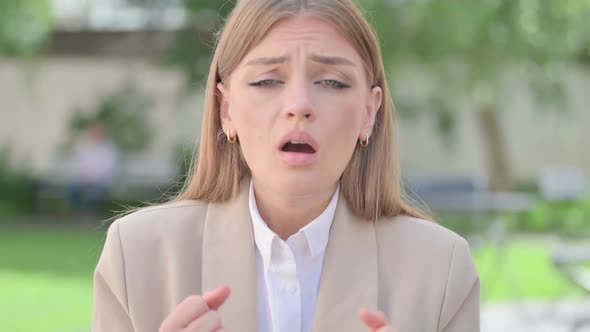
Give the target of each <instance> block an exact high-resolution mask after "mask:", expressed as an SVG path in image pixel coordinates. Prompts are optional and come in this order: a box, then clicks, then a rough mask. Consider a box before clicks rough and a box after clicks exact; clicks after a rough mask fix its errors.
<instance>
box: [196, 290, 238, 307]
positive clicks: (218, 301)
mask: <svg viewBox="0 0 590 332" xmlns="http://www.w3.org/2000/svg"><path fill="white" fill-rule="evenodd" d="M230 293H231V290H230V288H229V287H227V286H223V287H219V288H216V289H214V290H212V291H210V292H207V293H205V294H204V295H203V298H204V299H205V302H207V306H208V307H209V309H211V310H217V309H219V307H221V305H222V304H223V303H224V302H225V300H227V298H228V297H229V294H230Z"/></svg>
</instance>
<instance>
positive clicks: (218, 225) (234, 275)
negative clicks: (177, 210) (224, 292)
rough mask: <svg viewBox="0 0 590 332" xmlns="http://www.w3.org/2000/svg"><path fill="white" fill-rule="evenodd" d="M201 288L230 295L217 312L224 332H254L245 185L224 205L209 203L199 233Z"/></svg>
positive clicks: (254, 294)
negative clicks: (220, 289)
mask: <svg viewBox="0 0 590 332" xmlns="http://www.w3.org/2000/svg"><path fill="white" fill-rule="evenodd" d="M202 273H203V275H202V277H203V279H202V280H203V284H202V290H203V292H206V291H208V290H211V289H214V288H216V287H218V286H222V285H227V286H229V287H230V288H231V295H230V297H229V298H228V300H227V301H226V302H225V304H224V305H223V306H222V307H221V308H220V310H219V312H220V314H221V317H222V319H223V325H224V327H225V329H226V330H227V331H257V330H258V302H257V291H256V290H257V283H256V244H255V242H254V235H253V231H252V222H251V219H250V212H249V208H248V184H247V181H245V180H244V181H242V183H241V185H240V191H239V193H238V196H237V197H235V198H234V199H232V200H231V201H229V202H226V203H211V204H209V208H208V210H207V216H206V218H205V228H204V231H203V268H202Z"/></svg>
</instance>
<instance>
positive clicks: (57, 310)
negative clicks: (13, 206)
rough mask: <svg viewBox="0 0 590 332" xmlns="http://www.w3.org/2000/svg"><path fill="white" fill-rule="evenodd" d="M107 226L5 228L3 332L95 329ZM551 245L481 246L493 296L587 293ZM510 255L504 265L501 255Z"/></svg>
mask: <svg viewBox="0 0 590 332" xmlns="http://www.w3.org/2000/svg"><path fill="white" fill-rule="evenodd" d="M104 236H105V229H104V228H101V229H98V230H71V229H63V228H62V229H37V228H0V331H11V332H20V331H23V332H24V331H26V332H30V331H36V332H76V331H79V332H82V331H89V330H90V328H89V327H90V322H91V316H92V272H93V269H94V266H95V264H96V261H97V260H98V256H99V254H100V250H101V248H102V244H103V242H104ZM550 249H551V248H550V247H548V246H547V245H546V244H544V242H541V241H535V240H517V241H514V242H513V244H512V245H511V246H510V247H509V248H508V249H507V251H506V253H505V254H504V255H500V252H499V251H498V250H497V249H495V248H493V247H484V248H480V249H477V250H474V252H473V254H474V257H475V260H476V264H477V266H478V270H479V272H480V275H481V279H482V297H483V299H484V300H486V301H510V300H522V299H531V300H532V299H557V298H563V297H570V296H578V295H581V294H582V293H581V291H579V290H578V289H576V288H575V287H573V286H571V285H570V284H569V283H568V282H567V281H566V280H565V279H564V278H562V277H561V276H560V275H559V274H558V273H557V272H556V271H555V270H554V269H553V267H552V265H551V262H550V260H549V253H550ZM499 257H506V258H507V259H506V260H505V264H500V265H498V258H499Z"/></svg>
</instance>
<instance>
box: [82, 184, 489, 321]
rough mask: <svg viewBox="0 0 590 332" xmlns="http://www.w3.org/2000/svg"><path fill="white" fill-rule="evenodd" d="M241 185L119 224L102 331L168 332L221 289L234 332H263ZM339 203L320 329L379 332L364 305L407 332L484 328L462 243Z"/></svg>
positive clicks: (105, 265) (104, 259)
mask: <svg viewBox="0 0 590 332" xmlns="http://www.w3.org/2000/svg"><path fill="white" fill-rule="evenodd" d="M241 187H242V188H241V190H240V193H239V194H238V196H237V197H236V198H235V199H233V200H232V201H230V202H227V203H205V202H199V201H185V202H177V203H171V204H167V205H163V206H157V207H152V208H147V209H144V210H141V211H139V212H135V213H133V214H130V215H127V216H125V217H123V218H121V219H119V220H117V221H115V222H114V223H113V224H112V225H111V226H110V228H109V230H108V235H107V239H106V243H105V245H104V249H103V252H102V255H101V257H100V260H99V262H98V265H97V267H96V271H95V275H94V317H93V331H96V332H119V331H121V332H124V331H140V332H144V331H145V332H149V331H157V330H158V328H159V326H160V323H161V322H162V321H163V320H164V318H165V317H166V316H167V315H168V314H169V313H170V312H171V311H172V310H173V309H174V307H175V306H176V305H177V304H179V303H180V302H181V301H182V300H183V299H184V298H185V297H187V296H189V295H192V294H202V293H203V292H204V291H206V290H210V289H212V288H215V287H217V286H220V285H229V286H230V287H231V289H232V294H231V296H230V298H229V299H228V300H227V302H226V303H225V304H224V305H223V306H222V308H221V309H220V314H221V316H222V319H223V322H224V326H225V327H226V330H227V331H231V332H242V331H244V332H248V331H257V329H258V325H257V319H258V307H257V302H256V301H257V294H256V289H257V287H256V278H257V277H256V252H255V250H256V247H255V243H254V236H253V232H252V222H251V220H250V213H249V210H248V186H247V185H242V186H241ZM340 197H341V199H340V200H339V202H338V207H337V209H336V214H335V217H334V221H333V224H332V228H331V230H330V240H329V242H328V247H327V249H326V255H325V260H324V266H323V271H322V275H321V281H320V288H319V293H318V300H317V304H316V311H315V319H314V324H313V331H314V332H324V331H326V332H331V331H338V332H347V331H350V332H361V331H368V329H367V328H366V327H365V326H364V325H363V324H362V322H361V321H360V320H359V318H358V311H359V308H360V307H367V308H370V309H380V310H382V311H383V312H385V314H386V315H387V317H388V318H389V320H390V323H391V325H393V326H395V327H397V328H398V329H399V331H400V332H421V331H424V332H435V331H446V332H455V331H457V332H459V331H460V332H472V331H479V277H478V274H477V271H476V269H475V266H474V264H473V260H472V258H471V255H470V252H469V247H468V245H467V243H466V241H465V240H464V239H463V238H461V237H460V236H458V235H457V234H455V233H453V232H451V231H449V230H447V229H445V228H443V227H441V226H439V225H437V224H435V223H432V222H428V221H423V220H419V219H415V218H410V217H406V216H398V217H395V218H389V219H383V220H379V221H378V222H375V223H373V222H367V221H364V220H361V219H359V218H358V217H356V216H355V215H353V214H352V213H351V211H350V210H349V208H348V206H347V204H346V201H345V200H344V199H343V198H342V195H341V196H340ZM281 332H282V331H281ZM285 332H286V331H285Z"/></svg>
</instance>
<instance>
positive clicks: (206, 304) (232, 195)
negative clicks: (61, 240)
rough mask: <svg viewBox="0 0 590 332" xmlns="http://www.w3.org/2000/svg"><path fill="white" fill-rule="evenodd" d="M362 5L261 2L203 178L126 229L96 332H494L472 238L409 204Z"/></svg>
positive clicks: (241, 8)
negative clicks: (483, 310) (483, 324)
mask: <svg viewBox="0 0 590 332" xmlns="http://www.w3.org/2000/svg"><path fill="white" fill-rule="evenodd" d="M389 96H390V95H389V90H388V87H387V80H386V77H385V71H384V68H383V62H382V59H381V55H380V49H379V45H378V41H377V38H376V36H375V33H374V31H373V30H372V28H371V27H370V26H369V24H368V23H367V21H366V20H365V18H364V17H363V15H362V13H361V12H360V10H359V9H358V8H357V7H356V6H355V5H354V3H353V2H352V0H307V1H305V0H247V1H241V2H240V3H238V5H237V6H236V8H235V9H234V10H233V12H232V14H231V15H230V17H229V18H228V20H227V22H226V25H225V28H224V30H223V33H222V34H221V35H220V38H219V40H218V43H217V47H216V49H215V54H214V57H213V60H212V64H211V70H210V74H209V79H208V82H207V95H206V112H205V117H204V120H203V130H202V135H201V141H200V154H199V158H198V161H197V162H196V164H195V168H194V169H195V170H194V175H193V176H192V177H191V179H189V181H187V185H186V186H185V188H184V190H183V192H182V193H181V194H180V195H179V196H178V197H177V198H176V199H175V200H174V201H173V202H171V203H168V204H165V205H161V206H157V207H151V208H147V209H144V210H141V211H139V212H136V213H133V214H130V215H127V216H125V217H123V218H121V219H119V220H117V221H116V222H115V223H113V224H112V225H111V227H110V228H109V232H108V236H107V240H106V244H105V247H104V250H103V253H102V256H101V258H100V261H99V263H98V266H97V268H96V272H95V309H94V330H95V331H155V330H158V329H159V330H160V331H280V332H288V331H306V332H307V331H365V330H370V331H380V332H383V331H394V328H397V329H398V330H397V331H400V332H415V331H447V332H451V331H469V332H471V331H479V278H478V276H477V272H476V270H475V267H474V264H473V261H472V258H471V256H470V253H469V248H468V245H467V243H466V242H465V240H464V239H462V238H461V237H459V236H458V235H456V234H455V233H452V232H451V231H448V230H446V229H444V228H442V227H441V226H438V225H437V224H435V223H433V222H430V221H425V220H424V219H427V218H428V217H427V216H426V215H425V214H422V213H420V212H419V211H417V210H415V209H413V208H411V207H410V206H408V205H407V204H406V203H404V202H403V200H402V190H401V185H400V179H399V178H400V177H399V170H398V166H397V159H396V156H395V153H394V151H395V150H394V137H395V135H394V124H393V103H392V100H391V99H390V97H389Z"/></svg>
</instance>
